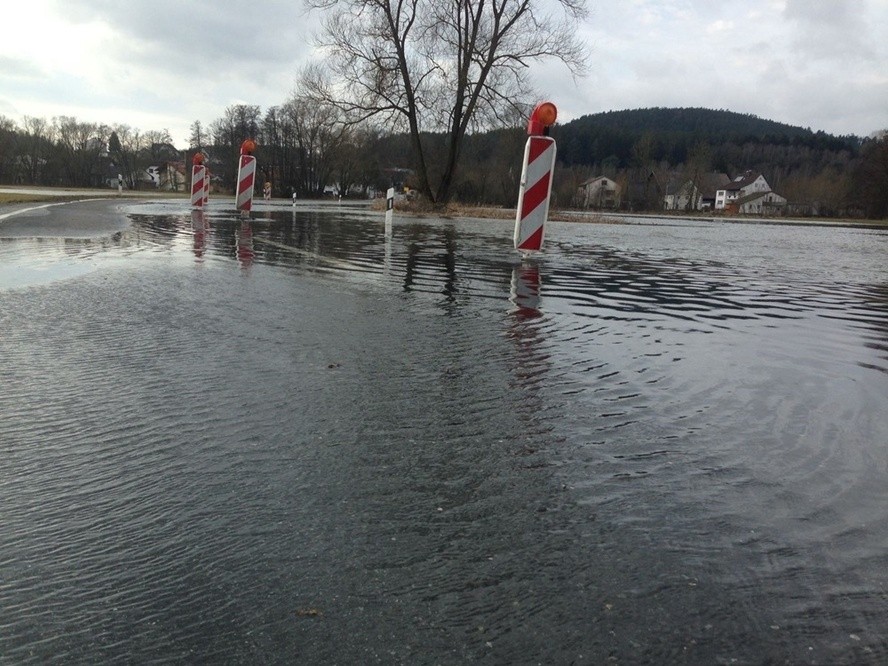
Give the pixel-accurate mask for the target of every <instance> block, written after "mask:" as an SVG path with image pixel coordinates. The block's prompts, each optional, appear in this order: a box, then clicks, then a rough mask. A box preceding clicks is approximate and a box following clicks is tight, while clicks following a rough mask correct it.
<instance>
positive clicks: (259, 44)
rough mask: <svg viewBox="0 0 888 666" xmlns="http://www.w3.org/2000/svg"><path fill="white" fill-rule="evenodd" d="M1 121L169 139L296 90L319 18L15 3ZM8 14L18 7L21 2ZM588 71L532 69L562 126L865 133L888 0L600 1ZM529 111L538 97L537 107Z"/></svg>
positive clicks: (231, 2)
mask: <svg viewBox="0 0 888 666" xmlns="http://www.w3.org/2000/svg"><path fill="white" fill-rule="evenodd" d="M4 4H5V6H4V8H3V12H2V15H3V24H4V31H3V33H4V35H3V39H2V40H0V115H3V116H6V117H7V118H10V119H12V120H13V121H15V122H16V123H19V124H20V123H21V121H22V118H23V117H24V116H37V117H43V118H46V119H47V120H50V119H52V118H53V117H55V116H61V115H65V116H75V117H76V118H78V119H79V120H81V121H90V122H101V123H107V124H116V123H120V124H127V125H130V126H132V127H136V128H138V129H140V130H142V131H146V130H161V129H169V131H170V133H171V134H172V136H173V139H174V140H175V142H176V144H177V145H178V146H179V147H180V148H185V147H186V146H187V139H188V133H189V131H188V128H189V126H190V125H191V123H193V122H194V121H195V120H200V121H201V122H202V123H203V124H204V125H209V123H211V122H213V121H214V120H215V119H217V118H218V117H220V116H221V115H222V112H223V110H224V109H225V107H227V106H229V105H232V104H241V103H243V104H257V105H259V106H261V107H262V109H263V111H264V110H265V109H267V108H268V107H270V106H274V105H278V104H281V103H283V102H284V101H285V100H286V99H287V98H288V97H289V95H290V93H291V92H292V91H293V88H294V83H295V78H296V74H297V72H298V70H299V67H300V65H301V64H302V63H304V62H305V61H306V59H308V58H310V57H311V55H312V47H311V44H312V41H311V34H312V31H313V29H314V27H315V26H316V25H317V22H318V21H317V17H315V16H314V15H309V14H306V12H305V10H304V7H303V4H302V3H301V2H300V1H299V0H264V1H263V2H244V1H243V0H238V1H235V0H209V1H204V2H196V1H194V0H150V1H146V0H21V1H20V2H15V3H4ZM9 5H11V6H9ZM588 7H589V9H590V16H589V19H588V21H586V22H585V24H583V25H581V26H580V27H579V30H580V34H581V36H582V38H583V39H584V40H585V41H586V43H587V44H588V46H589V50H590V65H591V66H590V73H589V75H588V76H587V77H586V78H584V79H580V80H578V81H574V80H573V79H572V78H571V77H570V76H569V75H568V73H567V72H566V70H565V69H564V68H563V67H562V66H559V65H556V64H554V63H549V64H543V65H540V66H535V67H534V68H533V70H532V73H533V75H534V77H535V79H536V80H537V82H538V86H539V88H540V91H541V93H544V94H545V96H546V97H547V98H548V99H551V100H552V101H554V102H555V103H556V105H557V106H558V108H559V120H561V121H566V120H570V119H572V118H576V117H579V116H582V115H585V114H588V113H597V112H600V111H609V110H620V109H633V108H643V107H650V106H661V107H672V106H683V107H697V106H702V107H707V108H715V109H728V110H731V111H738V112H742V113H752V114H755V115H757V116H760V117H762V118H767V119H770V120H777V121H780V122H785V123H789V124H792V125H799V126H802V127H810V128H811V129H813V130H824V131H827V132H830V133H833V134H857V135H861V136H866V135H869V134H871V133H872V132H874V131H876V130H880V129H886V128H888V0H743V1H739V0H735V1H734V2H719V1H716V0H619V1H617V0H610V1H609V2H603V1H601V0H589V2H588ZM528 101H532V100H528Z"/></svg>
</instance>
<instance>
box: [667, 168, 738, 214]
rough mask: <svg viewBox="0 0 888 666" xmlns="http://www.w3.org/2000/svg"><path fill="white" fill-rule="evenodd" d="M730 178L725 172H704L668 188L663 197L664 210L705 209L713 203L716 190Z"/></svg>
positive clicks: (728, 181) (723, 185)
mask: <svg viewBox="0 0 888 666" xmlns="http://www.w3.org/2000/svg"><path fill="white" fill-rule="evenodd" d="M730 181H731V179H730V178H728V176H727V174H724V173H718V172H712V173H704V174H703V175H701V176H699V177H698V178H697V180H696V182H695V181H694V180H686V181H684V182H683V183H681V184H679V185H678V186H677V187H676V186H673V187H670V188H669V191H667V194H666V195H665V196H664V197H663V209H664V210H685V211H689V210H706V209H709V208H712V207H713V205H714V204H715V196H716V192H717V191H718V189H719V188H720V187H725V186H726V185H727V184H728V183H730Z"/></svg>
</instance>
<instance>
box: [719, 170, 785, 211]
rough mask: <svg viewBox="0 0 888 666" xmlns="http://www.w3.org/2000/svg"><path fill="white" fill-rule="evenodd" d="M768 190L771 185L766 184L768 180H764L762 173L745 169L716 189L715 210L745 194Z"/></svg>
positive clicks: (724, 206) (725, 206)
mask: <svg viewBox="0 0 888 666" xmlns="http://www.w3.org/2000/svg"><path fill="white" fill-rule="evenodd" d="M770 191H771V186H770V185H768V181H766V180H765V177H764V176H763V175H761V174H760V173H755V172H753V171H747V172H746V173H744V174H742V175H740V176H737V177H736V178H734V180H732V181H731V182H730V183H728V184H727V185H725V186H723V187H721V188H719V189H718V190H717V191H716V193H715V208H716V210H722V209H724V208H727V207H728V206H729V205H731V204H732V203H734V202H735V201H737V200H738V199H740V198H742V197H745V196H747V195H750V194H754V193H756V192H770Z"/></svg>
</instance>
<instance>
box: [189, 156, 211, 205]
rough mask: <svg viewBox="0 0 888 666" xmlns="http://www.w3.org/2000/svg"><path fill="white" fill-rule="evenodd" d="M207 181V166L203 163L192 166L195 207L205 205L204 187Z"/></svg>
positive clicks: (193, 201) (192, 199) (192, 191)
mask: <svg viewBox="0 0 888 666" xmlns="http://www.w3.org/2000/svg"><path fill="white" fill-rule="evenodd" d="M206 182H207V168H206V167H205V166H203V165H202V164H195V165H194V166H193V167H191V205H192V207H194V208H201V207H203V205H204V203H206V202H205V201H204V189H205V188H206Z"/></svg>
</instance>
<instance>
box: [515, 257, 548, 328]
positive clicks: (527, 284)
mask: <svg viewBox="0 0 888 666" xmlns="http://www.w3.org/2000/svg"><path fill="white" fill-rule="evenodd" d="M510 300H511V301H512V303H513V304H514V305H515V308H516V315H517V317H518V318H519V319H521V320H528V319H536V318H537V317H539V316H541V313H540V300H541V299H540V267H539V265H538V264H536V263H535V262H530V261H524V262H522V263H521V264H517V265H516V266H515V267H514V268H513V269H512V292H511V296H510Z"/></svg>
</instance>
